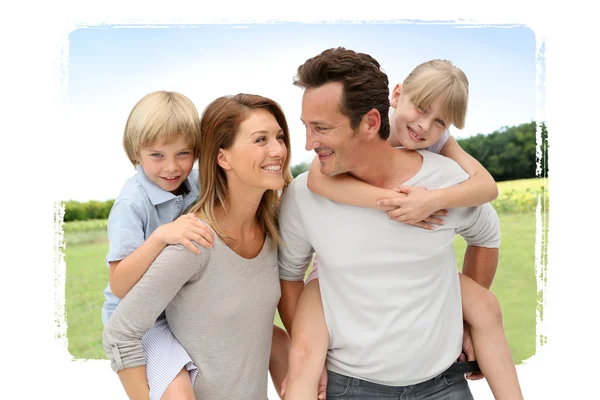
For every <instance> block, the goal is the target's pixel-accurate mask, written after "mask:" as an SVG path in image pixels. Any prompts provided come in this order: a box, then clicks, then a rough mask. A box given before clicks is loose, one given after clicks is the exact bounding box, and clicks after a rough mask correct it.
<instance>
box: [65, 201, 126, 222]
mask: <svg viewBox="0 0 600 400" xmlns="http://www.w3.org/2000/svg"><path fill="white" fill-rule="evenodd" d="M114 202H115V201H114V200H106V201H97V200H92V201H88V202H86V203H82V202H79V201H74V200H69V201H65V202H63V203H64V205H65V217H64V221H65V222H70V221H87V220H90V219H107V218H108V214H109V213H110V209H111V208H112V206H113V204H114Z"/></svg>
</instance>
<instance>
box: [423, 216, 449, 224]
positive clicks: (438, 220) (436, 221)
mask: <svg viewBox="0 0 600 400" xmlns="http://www.w3.org/2000/svg"><path fill="white" fill-rule="evenodd" d="M423 221H424V222H428V223H430V224H436V225H444V220H443V219H441V218H435V217H427V218H425V219H424V220H423Z"/></svg>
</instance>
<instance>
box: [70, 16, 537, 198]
mask: <svg viewBox="0 0 600 400" xmlns="http://www.w3.org/2000/svg"><path fill="white" fill-rule="evenodd" d="M68 39H69V46H68V64H67V65H68V68H67V71H66V78H67V85H68V86H67V95H66V105H67V110H68V111H67V112H68V118H67V121H68V123H67V125H68V126H67V127H66V133H67V134H68V136H69V139H68V141H69V145H70V146H71V147H72V148H80V149H87V150H86V151H81V152H76V153H69V154H67V155H66V156H67V157H68V158H69V160H71V162H72V163H76V164H77V165H86V168H85V169H78V170H73V171H71V173H70V176H69V177H68V179H67V180H65V181H64V182H63V185H62V187H61V188H60V193H61V198H62V199H63V200H79V201H87V200H106V199H110V198H115V197H116V196H117V195H118V192H119V190H120V188H121V186H122V185H123V183H124V182H125V180H126V179H127V178H128V177H130V176H131V175H132V174H133V173H134V170H133V167H132V166H131V164H130V163H129V161H128V159H127V158H126V156H125V153H124V151H123V148H122V142H121V141H122V135H123V129H124V126H125V122H126V119H127V116H128V115H129V112H130V111H131V108H132V107H133V106H134V105H135V103H136V102H137V101H138V100H139V99H140V98H141V97H142V96H144V95H145V94H147V93H150V92H152V91H155V90H173V91H177V92H180V93H183V94H184V95H186V96H187V97H189V98H190V99H191V100H192V101H193V102H194V104H195V105H196V107H197V108H198V110H199V112H200V113H201V112H202V110H203V109H204V107H205V106H206V105H207V104H208V103H210V102H211V101H212V100H214V99H215V98H217V97H219V96H223V95H229V94H236V93H240V92H245V93H255V94H260V95H263V96H266V97H270V98H272V99H273V100H275V101H277V102H278V103H279V104H280V105H281V106H282V108H283V110H284V112H285V114H286V117H287V120H288V125H289V127H290V133H291V143H292V160H291V164H292V165H295V164H298V163H300V162H305V161H309V160H311V159H312V158H313V156H314V153H313V152H307V151H305V150H304V139H305V134H304V127H303V126H302V124H301V122H300V112H301V98H302V89H300V88H298V87H295V86H293V85H292V80H293V77H294V76H295V74H296V70H297V68H298V66H299V65H301V64H302V63H303V62H304V61H305V60H306V59H308V58H310V57H313V56H315V55H317V54H318V53H320V52H321V51H323V50H325V49H327V48H330V47H337V46H343V47H346V48H349V49H353V50H355V51H359V52H364V53H368V54H370V55H371V56H373V57H374V58H375V59H377V60H378V61H379V62H380V64H381V66H382V68H383V70H384V71H385V72H386V73H387V75H388V78H389V82H390V90H391V89H393V87H394V85H395V84H396V83H400V82H402V81H403V80H404V78H405V77H406V76H407V75H408V74H409V73H410V71H411V70H412V69H413V68H414V67H415V66H417V65H418V64H420V63H422V62H424V61H427V60H430V59H434V58H442V59H449V60H451V61H452V62H453V63H454V64H455V65H457V66H458V67H459V68H461V69H462V70H463V71H464V72H465V73H466V75H467V77H468V79H469V86H470V98H469V109H468V114H467V123H466V126H465V128H464V129H463V130H458V129H456V128H454V127H452V128H451V132H452V134H453V135H454V136H455V137H457V138H463V137H468V136H471V135H474V134H478V133H484V134H488V133H491V132H493V131H495V130H497V129H500V128H502V127H503V126H513V125H518V124H522V123H527V122H531V121H535V120H541V119H543V115H536V79H539V76H541V73H543V68H541V71H542V72H541V73H538V71H537V69H536V68H538V66H539V65H543V60H541V59H540V58H539V57H538V58H537V59H536V40H535V34H534V32H533V30H532V29H531V28H529V27H526V26H519V25H497V26H493V27H475V26H473V25H460V24H457V23H453V24H449V23H445V24H433V23H418V22H404V23H345V24H344V23H330V24H309V23H298V22H289V23H281V24H238V25H236V24H226V25H214V24H213V25H207V24H204V25H186V26H173V25H171V26H168V25H167V26H162V27H156V26H154V27H147V28H139V27H138V28H134V27H128V26H126V25H108V26H95V27H85V28H80V29H76V30H74V31H73V32H71V33H70V35H69V38H68ZM538 75H539V76H538ZM107 160H110V162H107ZM90 179H91V180H93V181H94V182H95V184H94V185H80V184H74V182H82V181H86V180H90Z"/></svg>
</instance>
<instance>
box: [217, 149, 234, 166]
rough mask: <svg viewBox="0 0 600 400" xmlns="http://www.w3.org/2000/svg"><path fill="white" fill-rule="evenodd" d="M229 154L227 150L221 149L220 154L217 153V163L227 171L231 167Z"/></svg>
mask: <svg viewBox="0 0 600 400" xmlns="http://www.w3.org/2000/svg"><path fill="white" fill-rule="evenodd" d="M228 157H229V154H228V153H227V150H223V149H219V154H218V155H217V164H219V166H220V167H221V168H223V169H224V170H225V171H229V170H230V169H231V165H230V164H229V161H228Z"/></svg>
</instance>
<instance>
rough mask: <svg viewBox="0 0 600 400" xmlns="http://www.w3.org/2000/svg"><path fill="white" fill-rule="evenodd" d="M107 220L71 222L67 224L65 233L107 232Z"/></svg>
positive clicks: (64, 228) (64, 229)
mask: <svg viewBox="0 0 600 400" xmlns="http://www.w3.org/2000/svg"><path fill="white" fill-rule="evenodd" d="M107 223H108V220H107V219H90V220H87V221H69V222H65V224H64V227H63V231H64V232H90V231H100V230H102V231H106V227H107Z"/></svg>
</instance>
